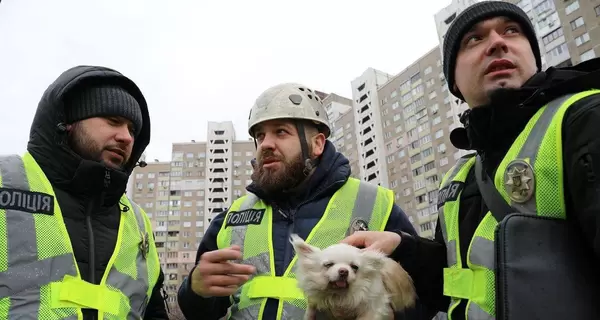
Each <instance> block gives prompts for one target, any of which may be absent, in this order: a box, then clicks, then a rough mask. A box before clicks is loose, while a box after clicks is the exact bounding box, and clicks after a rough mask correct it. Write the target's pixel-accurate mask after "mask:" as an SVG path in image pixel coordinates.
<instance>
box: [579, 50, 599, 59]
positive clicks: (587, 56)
mask: <svg viewBox="0 0 600 320" xmlns="http://www.w3.org/2000/svg"><path fill="white" fill-rule="evenodd" d="M595 57H596V53H595V52H594V49H590V50H588V51H586V52H584V53H582V54H581V56H580V58H581V62H584V61H587V60H590V59H594V58H595Z"/></svg>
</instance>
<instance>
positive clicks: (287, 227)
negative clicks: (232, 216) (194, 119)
mask: <svg viewBox="0 0 600 320" xmlns="http://www.w3.org/2000/svg"><path fill="white" fill-rule="evenodd" d="M349 176H350V165H349V163H348V159H347V158H346V157H344V155H342V154H341V153H339V152H337V151H336V150H335V147H334V145H333V144H332V143H331V142H329V141H327V143H326V145H325V150H324V152H323V155H322V157H321V160H320V164H319V166H318V167H317V169H316V170H315V172H314V173H313V175H312V176H311V177H310V179H309V180H308V181H307V182H306V183H305V185H304V187H303V188H300V190H299V191H297V192H295V193H294V194H266V193H264V192H263V191H262V190H260V189H258V188H257V187H256V185H254V184H251V185H249V186H248V187H247V189H248V191H250V192H252V193H254V194H255V195H257V196H258V197H259V198H261V199H263V200H264V201H266V202H267V203H270V204H271V205H272V207H273V212H281V213H282V214H276V215H275V216H274V217H273V235H272V237H273V249H274V256H275V257H274V260H275V273H276V274H277V275H278V276H281V275H282V274H283V273H284V272H285V270H286V269H287V267H288V265H289V263H290V262H291V260H292V258H293V257H294V255H295V252H294V249H293V247H292V245H291V244H290V242H289V241H288V239H289V237H290V234H291V233H297V234H298V235H300V237H302V238H303V239H306V237H307V236H308V234H309V233H310V232H311V230H312V229H313V228H314V226H315V225H316V224H317V222H318V221H319V219H320V218H321V216H322V215H323V213H324V212H325V208H326V207H327V204H328V203H329V200H330V199H331V196H332V195H333V194H334V193H335V192H336V191H337V190H338V189H339V188H340V187H341V186H342V185H343V184H344V183H345V182H346V180H348V177H349ZM224 217H225V213H222V214H220V215H218V216H216V217H215V219H214V220H213V221H212V222H211V224H210V226H209V227H208V230H207V231H206V234H205V235H204V238H203V239H202V242H201V243H200V247H199V248H198V253H197V255H196V263H198V261H199V260H200V257H201V256H202V254H204V253H205V252H208V251H212V250H217V243H216V241H217V234H218V233H219V229H220V228H221V225H222V223H223V219H224ZM288 217H289V218H288ZM385 229H386V230H389V231H398V232H400V230H401V231H403V232H407V233H409V234H412V235H416V231H415V230H414V228H413V226H412V224H411V223H410V221H409V220H408V218H407V216H406V214H405V213H404V212H403V211H402V210H401V209H400V208H399V207H398V206H396V205H394V206H393V208H392V212H391V214H390V218H389V220H388V223H387V226H386V228H385ZM192 272H193V270H192V271H191V272H190V276H188V277H187V278H186V279H185V280H184V282H183V284H182V285H181V287H180V288H179V295H178V302H179V306H180V308H181V310H182V311H183V313H184V314H185V316H186V317H187V318H188V319H189V320H192V319H198V320H200V319H202V320H216V319H219V318H221V317H223V316H224V315H225V314H226V312H227V308H229V306H230V305H231V303H230V301H229V298H228V297H221V298H220V297H214V298H202V297H200V296H198V295H196V294H195V293H194V292H193V291H192V289H191V284H190V277H191V274H192ZM277 303H278V302H277V300H275V299H269V301H267V304H266V307H265V310H264V313H263V318H262V319H264V320H272V319H276V318H277V316H276V312H277ZM419 313H420V305H418V306H417V307H416V308H415V309H413V310H408V311H407V312H405V314H400V313H398V314H396V317H395V319H422V318H421V317H419Z"/></svg>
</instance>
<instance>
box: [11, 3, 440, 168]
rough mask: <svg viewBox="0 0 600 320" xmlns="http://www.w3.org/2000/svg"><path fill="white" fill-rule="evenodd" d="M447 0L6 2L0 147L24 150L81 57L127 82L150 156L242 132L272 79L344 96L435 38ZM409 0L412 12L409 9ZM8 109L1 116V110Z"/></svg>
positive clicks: (428, 46)
mask: <svg viewBox="0 0 600 320" xmlns="http://www.w3.org/2000/svg"><path fill="white" fill-rule="evenodd" d="M449 3H450V0H421V1H398V0H385V1H383V0H372V1H370V2H365V1H357V0H321V1H316V0H304V1H287V0H252V1H247V0H236V1H223V2H221V1H198V0H189V1H188V0H169V1H158V0H103V1H91V0H52V1H49V0H4V1H2V2H1V3H0V30H2V31H1V32H0V46H1V47H2V50H1V51H0V106H1V108H2V116H1V117H0V146H1V149H0V154H8V153H22V152H24V151H25V148H26V144H27V140H28V136H29V128H30V124H31V120H32V119H33V115H34V113H35V109H36V107H37V103H38V101H39V98H40V96H41V95H42V93H43V91H44V90H45V89H46V87H47V86H48V85H49V84H50V83H51V82H52V81H53V80H54V79H55V78H56V77H57V76H58V75H59V74H60V73H61V72H62V71H64V70H66V69H68V68H70V67H72V66H75V65H79V64H94V65H103V66H107V67H111V68H114V69H117V70H118V71H120V72H122V73H124V74H125V75H127V76H128V77H130V78H132V79H133V80H134V81H135V82H136V83H137V84H138V85H139V86H140V88H141V89H142V92H143V93H144V95H145V96H146V99H147V100H148V104H149V108H150V116H151V119H152V140H151V143H150V146H149V147H148V149H147V153H148V157H149V159H154V158H158V159H161V160H169V159H170V154H171V143H173V142H183V141H189V140H191V139H196V140H204V139H205V137H206V123H207V121H226V120H232V121H233V122H234V125H235V128H236V132H237V138H238V139H246V138H247V137H248V135H247V133H246V127H247V126H246V120H247V116H248V111H249V108H250V107H251V106H252V103H253V102H254V99H255V98H256V97H257V96H258V95H259V94H260V93H261V92H262V91H263V90H264V89H266V88H267V87H270V86H272V85H275V84H277V83H280V82H300V83H304V84H305V85H307V86H309V87H312V88H314V89H317V90H321V91H324V92H335V93H338V94H340V95H344V96H346V97H349V98H351V93H350V92H351V88H350V81H351V80H353V79H354V78H356V77H357V76H359V75H360V74H361V73H362V72H363V71H364V70H365V69H366V68H367V67H373V68H377V69H380V70H382V71H385V72H389V73H397V72H399V71H401V70H402V69H404V68H405V67H406V66H408V65H409V64H411V63H412V62H414V61H415V60H416V59H418V58H419V57H420V56H422V55H423V54H425V53H426V52H427V51H429V50H430V49H432V48H433V47H434V46H435V45H436V44H437V32H436V29H435V22H434V18H433V15H434V14H435V13H436V12H437V11H438V10H440V9H441V8H443V7H444V6H446V5H448V4H449ZM409 6H410V8H409ZM9 109H10V111H9Z"/></svg>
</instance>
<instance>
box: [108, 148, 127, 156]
mask: <svg viewBox="0 0 600 320" xmlns="http://www.w3.org/2000/svg"><path fill="white" fill-rule="evenodd" d="M104 149H105V150H108V151H112V152H114V153H117V154H119V155H121V156H122V157H123V158H125V159H126V158H127V152H126V151H125V148H121V147H119V146H109V147H106V148H104Z"/></svg>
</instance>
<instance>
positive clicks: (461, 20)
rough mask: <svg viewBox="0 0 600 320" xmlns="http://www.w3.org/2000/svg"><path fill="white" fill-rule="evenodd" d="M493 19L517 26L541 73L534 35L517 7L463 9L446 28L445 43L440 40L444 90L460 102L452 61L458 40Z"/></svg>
mask: <svg viewBox="0 0 600 320" xmlns="http://www.w3.org/2000/svg"><path fill="white" fill-rule="evenodd" d="M494 17H508V18H510V19H512V20H513V21H515V22H517V23H519V25H521V28H522V29H523V32H524V33H525V36H526V37H527V39H529V43H530V45H531V50H532V51H533V55H534V56H535V62H536V65H537V68H538V71H540V70H541V69H542V57H541V54H540V47H539V44H538V41H537V37H536V35H535V29H534V27H533V25H532V24H531V21H530V20H529V17H528V16H527V14H526V13H525V12H524V11H523V10H522V9H521V8H519V6H517V5H514V4H512V3H508V2H504V1H482V2H478V3H476V4H474V5H472V6H470V7H468V8H467V9H465V10H464V11H463V12H461V13H460V14H459V15H458V16H457V17H456V19H454V21H453V22H452V25H451V26H450V28H448V32H447V33H446V39H445V40H444V76H445V77H446V81H447V82H448V89H449V90H450V92H452V94H454V95H455V96H456V97H457V98H460V99H462V100H464V98H463V96H462V94H461V93H460V92H459V91H458V90H454V71H455V69H456V57H457V55H458V50H459V49H460V42H461V40H462V37H463V36H464V35H465V33H467V32H468V31H469V30H470V29H471V28H472V27H473V26H474V25H475V24H477V23H479V22H481V21H484V20H486V19H491V18H494Z"/></svg>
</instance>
